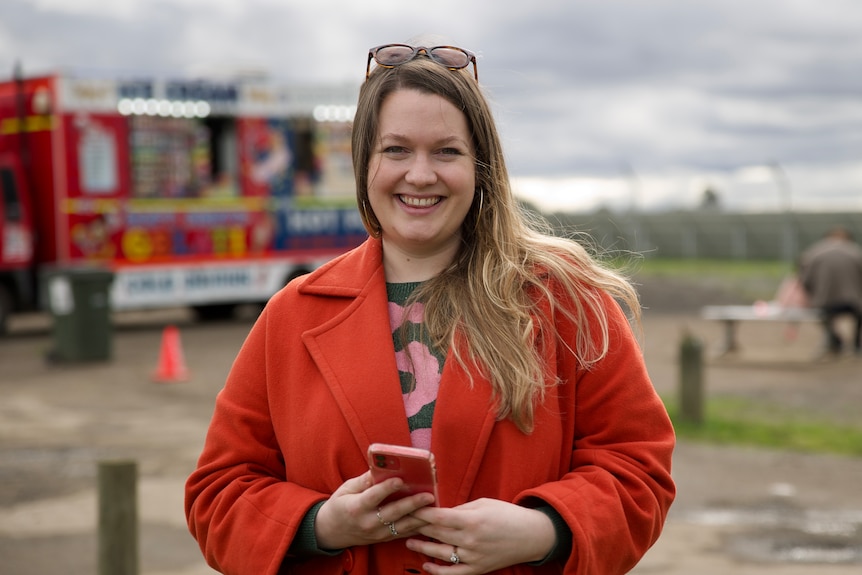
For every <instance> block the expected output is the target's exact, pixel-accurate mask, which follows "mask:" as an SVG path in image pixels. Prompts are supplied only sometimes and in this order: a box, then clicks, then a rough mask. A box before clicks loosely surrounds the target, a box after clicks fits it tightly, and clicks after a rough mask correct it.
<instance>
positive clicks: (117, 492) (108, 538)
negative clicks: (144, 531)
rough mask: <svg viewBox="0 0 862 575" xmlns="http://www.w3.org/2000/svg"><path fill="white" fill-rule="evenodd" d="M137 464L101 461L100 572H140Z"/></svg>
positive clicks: (130, 574) (106, 574)
mask: <svg viewBox="0 0 862 575" xmlns="http://www.w3.org/2000/svg"><path fill="white" fill-rule="evenodd" d="M137 474H138V471H137V464H136V463H135V462H134V461H103V462H100V463H99V575H138V494H137V479H138V478H137Z"/></svg>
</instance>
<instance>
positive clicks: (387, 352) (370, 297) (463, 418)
mask: <svg viewBox="0 0 862 575" xmlns="http://www.w3.org/2000/svg"><path fill="white" fill-rule="evenodd" d="M381 254H382V251H381V246H380V243H379V241H377V240H369V241H367V242H366V243H365V244H364V245H363V246H362V247H360V248H359V249H358V250H355V251H354V252H351V254H350V255H349V256H348V257H346V258H340V259H339V260H338V261H335V262H332V265H328V266H325V267H324V268H322V269H321V270H319V272H320V273H318V272H315V273H314V274H312V276H311V277H310V278H309V281H308V282H306V283H305V284H304V285H303V287H302V288H301V291H302V292H303V293H306V294H315V295H320V296H325V297H328V298H340V302H339V303H340V304H341V307H340V308H338V312H337V313H335V314H334V315H333V317H331V319H329V320H327V321H326V322H325V323H323V324H321V325H320V326H319V327H317V328H315V329H312V330H309V331H307V332H305V333H304V334H303V336H302V339H303V342H304V343H305V345H306V347H307V349H308V351H309V353H310V355H311V357H312V359H313V361H314V362H315V364H316V365H317V368H318V370H319V371H320V373H321V374H322V376H323V378H324V379H325V381H326V383H327V385H328V387H329V389H330V391H331V393H332V395H333V398H334V399H335V401H336V403H337V404H338V406H339V409H340V410H341V412H342V413H343V414H344V418H345V420H346V421H347V423H348V425H349V427H350V430H351V433H352V434H353V437H354V439H355V440H356V443H357V446H358V447H359V449H360V450H361V451H362V452H363V453H364V452H365V450H366V449H367V448H368V446H369V445H370V444H371V443H374V442H382V443H393V444H396V445H410V431H409V428H408V425H407V415H406V413H405V411H404V402H403V398H402V395H401V384H400V380H399V377H398V369H397V367H396V364H395V348H394V345H393V343H392V333H391V331H390V327H389V312H388V304H387V298H386V280H385V275H384V273H383V264H382V255H381ZM473 379H474V381H473V383H472V384H471V382H470V378H469V375H468V374H467V373H466V372H465V371H464V370H463V369H461V367H460V366H459V365H458V363H457V361H456V360H455V358H454V356H453V355H452V352H451V351H450V353H449V354H448V357H447V359H446V365H445V367H444V371H443V376H442V378H441V381H440V390H439V392H438V396H437V403H436V406H435V410H434V422H433V426H432V431H431V449H432V451H433V452H434V454H435V457H436V459H437V471H438V478H439V479H440V493H439V494H440V500H441V501H440V503H441V505H444V506H451V505H455V504H457V503H460V502H463V501H466V500H467V498H468V496H469V494H470V491H471V488H472V486H473V483H474V481H475V479H476V475H477V473H478V471H479V466H480V464H481V462H482V453H484V451H485V446H486V444H487V442H488V440H489V438H490V435H491V431H492V429H493V427H494V423H495V415H494V411H493V409H492V400H491V394H490V389H489V387H488V384H487V382H486V381H485V379H484V378H482V377H481V376H480V375H479V374H477V373H474V374H473Z"/></svg>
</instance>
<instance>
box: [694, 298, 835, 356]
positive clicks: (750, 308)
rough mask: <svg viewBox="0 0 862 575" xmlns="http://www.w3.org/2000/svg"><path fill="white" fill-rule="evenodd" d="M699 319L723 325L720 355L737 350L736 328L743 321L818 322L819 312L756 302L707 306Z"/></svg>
mask: <svg viewBox="0 0 862 575" xmlns="http://www.w3.org/2000/svg"><path fill="white" fill-rule="evenodd" d="M700 315H701V317H702V318H703V319H707V320H713V321H720V322H723V323H724V348H723V349H722V353H723V354H724V353H731V352H735V351H738V350H739V342H738V340H737V326H738V325H739V323H740V322H743V321H761V322H763V321H766V322H802V321H805V322H819V321H820V319H821V315H820V311H819V310H817V309H815V308H810V307H787V306H783V305H780V304H778V303H775V302H757V303H755V304H752V305H708V306H705V307H704V308H703V309H702V310H701V314H700Z"/></svg>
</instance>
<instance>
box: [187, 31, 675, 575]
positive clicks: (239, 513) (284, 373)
mask: <svg viewBox="0 0 862 575" xmlns="http://www.w3.org/2000/svg"><path fill="white" fill-rule="evenodd" d="M440 46H445V48H440ZM407 48H409V50H407V49H404V50H402V51H400V52H399V54H400V56H399V57H398V58H397V59H395V60H393V59H388V58H384V59H383V62H381V61H380V53H379V49H377V48H372V49H371V50H370V52H369V67H368V72H367V76H368V77H367V80H366V81H365V83H364V84H363V86H362V88H361V89H360V93H359V100H358V104H357V108H356V117H355V119H354V124H353V131H352V154H353V167H354V173H355V176H356V194H357V203H358V206H359V210H360V214H361V216H362V220H363V223H364V225H365V228H366V230H367V231H368V233H369V235H370V236H371V237H370V238H369V239H368V240H367V241H366V242H365V243H364V244H363V245H362V246H360V247H358V248H356V249H354V250H352V251H350V252H348V253H347V254H345V255H343V256H341V257H339V258H337V259H335V260H334V261H332V262H330V263H329V264H327V265H324V266H323V267H321V268H320V269H318V270H316V271H314V272H312V273H310V274H308V275H306V276H303V277H301V278H297V279H296V280H294V281H293V282H291V283H290V284H289V285H288V286H287V287H285V288H284V290H282V291H281V292H279V293H278V294H277V295H276V296H274V297H273V298H272V299H271V300H270V302H269V303H268V305H267V307H266V309H265V310H264V312H263V313H262V314H261V316H260V319H259V320H258V321H257V323H256V324H255V326H254V328H252V331H251V333H250V334H249V336H248V339H247V341H246V343H245V345H243V347H242V349H241V350H240V352H239V355H238V357H237V359H236V361H235V363H234V366H233V369H232V371H231V373H230V375H229V376H228V381H227V382H226V384H225V387H224V389H223V391H222V392H221V394H220V395H219V399H218V402H217V405H216V408H215V413H214V415H213V420H212V423H211V424H210V432H209V435H208V437H207V441H206V444H205V446H204V449H203V453H202V454H201V457H200V460H199V464H198V467H197V469H196V470H195V471H194V473H193V474H192V475H191V476H190V477H189V480H188V482H187V489H186V512H187V516H188V520H189V526H190V529H191V531H192V533H193V534H194V536H195V537H196V538H197V540H198V542H199V543H200V545H201V548H202V549H203V551H204V554H205V555H206V557H207V559H208V560H209V562H210V564H211V565H212V566H213V567H215V568H216V569H218V570H219V571H220V572H222V573H226V574H237V575H241V574H245V573H248V574H249V575H251V574H255V575H257V574H267V575H275V573H278V572H284V571H289V572H290V573H294V574H300V575H301V574H308V575H311V574H314V575H318V574H324V575H326V574H332V575H335V574H340V573H343V572H347V571H349V572H351V573H353V574H354V575H355V574H361V575H371V574H374V573H394V572H399V573H401V572H410V573H421V572H424V573H429V574H431V575H444V574H447V573H451V574H453V575H454V574H455V573H460V574H479V573H490V572H494V573H499V574H505V575H527V574H540V575H551V574H559V573H565V574H567V575H588V574H593V573H602V574H603V575H616V574H622V573H626V572H628V571H629V570H631V568H632V567H633V566H634V565H635V564H636V563H637V562H638V561H639V560H640V558H641V557H642V556H643V554H644V553H645V552H646V550H647V549H648V548H649V547H650V546H651V545H652V544H653V542H655V540H656V539H657V538H658V536H659V534H660V532H661V529H662V526H663V524H664V520H665V517H666V515H667V511H668V508H669V507H670V505H671V502H672V501H673V499H674V496H675V486H674V482H673V479H672V478H671V475H670V464H671V454H672V451H673V447H674V432H673V428H672V426H671V423H670V420H669V418H668V415H667V412H666V411H665V408H664V406H663V404H662V402H661V400H660V399H659V397H658V395H657V394H656V392H655V389H654V388H653V385H652V383H651V382H650V380H649V376H648V374H647V371H646V366H645V365H644V362H643V355H642V353H641V351H640V349H639V347H638V343H637V340H636V339H635V337H634V334H633V332H632V329H631V327H630V323H629V318H627V317H626V315H625V313H624V311H623V308H622V307H621V305H620V304H618V303H617V301H622V302H624V303H625V305H626V306H627V309H628V310H630V311H631V312H632V314H633V316H634V317H633V318H631V319H632V320H634V321H637V320H639V318H640V310H639V305H638V299H637V293H636V292H635V290H634V288H633V287H632V285H631V284H630V283H629V282H628V281H627V280H626V278H624V277H622V276H620V275H619V274H618V273H617V272H616V271H615V270H614V269H612V268H610V267H606V266H605V265H604V264H602V263H600V262H598V261H597V260H594V259H593V258H592V257H591V256H590V255H589V253H588V252H587V250H586V249H585V248H584V247H583V246H582V245H580V244H579V243H576V242H574V241H571V240H568V239H562V238H558V237H555V236H553V235H551V234H548V233H544V232H540V231H539V230H537V229H534V228H533V227H531V223H530V221H529V220H528V219H527V217H526V216H525V214H524V213H523V212H522V211H521V210H520V209H519V205H518V203H517V201H516V200H515V197H514V195H513V193H512V189H511V185H510V181H509V176H508V172H507V170H506V164H505V161H504V156H503V151H502V147H501V144H500V138H499V136H498V133H497V129H496V126H495V123H494V119H493V117H492V115H491V111H490V107H489V106H488V102H487V100H486V99H485V97H484V95H483V93H482V89H481V86H480V85H479V83H478V81H477V74H478V72H477V70H476V69H475V67H472V66H470V64H474V63H475V62H474V61H473V60H470V59H467V58H466V57H467V56H468V55H470V54H472V52H470V51H468V50H463V49H460V48H456V47H453V46H452V45H450V44H445V45H444V44H436V43H431V42H421V43H420V42H417V43H415V44H412V45H409V46H407ZM438 50H449V51H452V53H458V54H462V55H464V56H465V58H464V59H461V60H457V61H452V60H447V59H442V60H441V58H440V57H435V55H436V56H439V52H438ZM446 54H449V55H451V54H450V53H449V52H446ZM384 56H385V54H384ZM407 56H410V57H409V58H408V57H407ZM372 61H374V62H377V64H376V65H374V66H373V67H372ZM462 64H463V65H462ZM373 443H385V444H390V446H391V445H394V446H396V447H395V448H394V449H392V448H390V452H392V453H397V452H399V451H401V452H403V451H404V450H403V448H405V447H409V448H414V449H416V450H421V452H422V453H423V455H424V456H425V457H424V458H423V461H426V462H428V461H434V462H435V463H436V477H437V480H438V481H437V489H436V492H435V491H434V489H430V490H429V491H427V492H424V491H418V492H417V491H415V490H410V491H409V493H408V494H407V495H405V496H404V497H400V498H397V499H396V498H393V497H391V496H392V495H393V494H395V493H398V492H400V491H402V489H403V488H404V487H405V480H402V479H401V478H400V477H392V478H389V479H386V480H383V481H380V482H375V481H374V480H373V477H374V476H373V475H372V473H371V472H370V471H369V465H368V460H367V459H366V452H367V450H368V448H369V446H370V445H371V444H373ZM399 446H400V447H401V448H402V449H400V450H399V449H398V447H399ZM429 476H433V475H429ZM429 482H430V481H429ZM250 549H253V550H254V552H253V553H252V552H250V551H249V550H250Z"/></svg>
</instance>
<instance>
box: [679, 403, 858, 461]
mask: <svg viewBox="0 0 862 575" xmlns="http://www.w3.org/2000/svg"><path fill="white" fill-rule="evenodd" d="M665 405H666V407H667V409H668V413H669V414H670V416H671V420H673V423H674V427H675V429H676V433H677V436H678V437H679V438H680V439H686V440H690V441H702V442H706V443H714V444H725V445H749V446H755V447H766V448H770V449H781V450H789V451H800V452H807V453H836V454H841V455H852V456H862V427H856V426H852V425H846V424H840V423H834V422H831V421H825V420H819V419H816V418H812V417H810V416H809V415H807V414H801V413H798V412H793V411H790V410H778V409H776V408H775V407H774V406H765V405H762V404H757V403H755V402H751V401H748V400H745V399H739V398H732V399H728V398H717V399H711V400H709V401H708V402H707V403H706V404H705V411H704V417H703V422H702V423H700V424H696V423H691V422H688V421H685V420H684V418H682V417H680V414H679V410H678V408H677V407H676V404H675V403H674V402H669V401H665Z"/></svg>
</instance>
